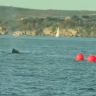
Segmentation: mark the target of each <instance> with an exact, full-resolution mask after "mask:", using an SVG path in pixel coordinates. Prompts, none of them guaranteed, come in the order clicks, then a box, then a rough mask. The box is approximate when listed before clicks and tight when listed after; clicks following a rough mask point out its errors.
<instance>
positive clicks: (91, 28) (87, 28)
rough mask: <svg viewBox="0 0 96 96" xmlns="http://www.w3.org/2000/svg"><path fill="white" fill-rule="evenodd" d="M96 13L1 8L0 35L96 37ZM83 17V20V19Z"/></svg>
mask: <svg viewBox="0 0 96 96" xmlns="http://www.w3.org/2000/svg"><path fill="white" fill-rule="evenodd" d="M90 14H96V11H83V10H82V11H77V10H75V11H70V10H69V11H68V10H35V9H25V8H17V7H11V6H10V7H7V6H0V34H13V33H14V32H17V33H19V34H20V35H35V36H36V35H39V36H47V35H48V36H55V34H56V29H57V28H58V27H59V28H60V34H61V36H82V37H96V15H90ZM82 17H83V18H82Z"/></svg>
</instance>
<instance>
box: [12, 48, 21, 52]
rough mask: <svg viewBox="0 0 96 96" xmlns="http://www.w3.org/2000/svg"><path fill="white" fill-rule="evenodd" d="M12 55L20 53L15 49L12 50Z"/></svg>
mask: <svg viewBox="0 0 96 96" xmlns="http://www.w3.org/2000/svg"><path fill="white" fill-rule="evenodd" d="M12 53H20V52H19V51H18V50H16V49H14V48H13V49H12Z"/></svg>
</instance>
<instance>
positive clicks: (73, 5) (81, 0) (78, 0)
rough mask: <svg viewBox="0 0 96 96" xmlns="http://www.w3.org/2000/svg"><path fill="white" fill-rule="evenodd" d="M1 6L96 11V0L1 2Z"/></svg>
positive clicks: (17, 0)
mask: <svg viewBox="0 0 96 96" xmlns="http://www.w3.org/2000/svg"><path fill="white" fill-rule="evenodd" d="M0 5H4V6H13V7H21V8H30V9H44V10H46V9H56V10H96V0H0Z"/></svg>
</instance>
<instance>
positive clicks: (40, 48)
mask: <svg viewBox="0 0 96 96" xmlns="http://www.w3.org/2000/svg"><path fill="white" fill-rule="evenodd" d="M12 48H16V49H17V50H19V51H20V52H21V54H12V53H11V51H12ZM78 53H83V54H84V56H85V59H84V61H75V56H76V54H78ZM91 54H93V55H96V38H79V37H60V38H56V37H38V36H37V37H33V36H17V37H15V36H8V35H6V36H4V35H0V96H96V63H95V62H94V63H90V62H87V57H88V56H89V55H91Z"/></svg>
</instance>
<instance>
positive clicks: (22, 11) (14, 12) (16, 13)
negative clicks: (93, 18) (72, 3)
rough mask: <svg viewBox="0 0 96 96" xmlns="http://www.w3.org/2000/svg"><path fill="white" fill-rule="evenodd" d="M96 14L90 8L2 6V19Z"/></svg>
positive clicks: (0, 10) (0, 14)
mask: <svg viewBox="0 0 96 96" xmlns="http://www.w3.org/2000/svg"><path fill="white" fill-rule="evenodd" d="M88 14H96V11H88V10H81V11H78V10H51V9H50V10H39V9H27V8H18V7H12V6H0V19H2V20H14V19H19V18H22V17H26V18H28V17H46V16H51V17H58V18H64V17H66V16H74V15H77V16H79V17H82V15H88Z"/></svg>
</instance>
